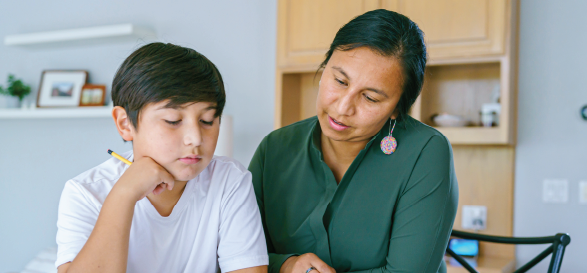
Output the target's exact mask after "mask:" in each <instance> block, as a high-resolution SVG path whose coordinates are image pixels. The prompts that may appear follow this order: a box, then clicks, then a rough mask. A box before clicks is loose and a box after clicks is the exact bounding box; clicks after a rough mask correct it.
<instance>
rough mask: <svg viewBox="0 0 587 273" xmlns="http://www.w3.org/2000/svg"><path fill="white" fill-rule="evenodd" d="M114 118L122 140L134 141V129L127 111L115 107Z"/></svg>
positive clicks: (113, 110)
mask: <svg viewBox="0 0 587 273" xmlns="http://www.w3.org/2000/svg"><path fill="white" fill-rule="evenodd" d="M112 118H113V119H114V124H116V129H117V130H118V134H120V136H121V137H122V139H124V140H125V141H132V140H133V135H134V127H133V126H132V123H131V122H130V119H129V118H128V115H127V114H126V110H124V108H122V107H120V106H114V108H112Z"/></svg>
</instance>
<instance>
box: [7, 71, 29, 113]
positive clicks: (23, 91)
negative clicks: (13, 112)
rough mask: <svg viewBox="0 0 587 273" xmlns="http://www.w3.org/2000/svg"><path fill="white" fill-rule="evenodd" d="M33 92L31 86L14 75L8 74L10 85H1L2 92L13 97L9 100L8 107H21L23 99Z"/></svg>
mask: <svg viewBox="0 0 587 273" xmlns="http://www.w3.org/2000/svg"><path fill="white" fill-rule="evenodd" d="M30 93H31V87H30V86H28V85H26V84H24V83H23V82H22V81H21V80H18V79H16V78H15V77H14V75H8V85H7V87H6V88H3V87H2V86H0V94H2V95H5V96H10V97H11V98H12V99H9V100H7V107H8V108H11V106H12V107H15V108H18V107H20V105H21V103H22V99H24V97H26V96H27V95H28V94H30Z"/></svg>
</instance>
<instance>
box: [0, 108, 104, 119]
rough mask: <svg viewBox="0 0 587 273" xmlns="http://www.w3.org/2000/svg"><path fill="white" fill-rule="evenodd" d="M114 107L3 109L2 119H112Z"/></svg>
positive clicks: (0, 110) (0, 115) (0, 114)
mask: <svg viewBox="0 0 587 273" xmlns="http://www.w3.org/2000/svg"><path fill="white" fill-rule="evenodd" d="M111 116H112V107H109V106H88V107H72V108H33V109H1V108H0V119H22V118H25V119H27V118H28V119H38V118H100V117H111Z"/></svg>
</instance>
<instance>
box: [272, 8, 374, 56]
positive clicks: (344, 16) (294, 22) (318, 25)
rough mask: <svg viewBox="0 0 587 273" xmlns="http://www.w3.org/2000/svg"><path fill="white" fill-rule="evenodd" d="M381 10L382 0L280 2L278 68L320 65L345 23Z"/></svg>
mask: <svg viewBox="0 0 587 273" xmlns="http://www.w3.org/2000/svg"><path fill="white" fill-rule="evenodd" d="M377 8H379V1H378V0H360V1H359V0H280V1H279V8H278V9H279V11H278V27H277V37H278V38H277V50H278V52H277V63H278V65H279V66H281V67H286V66H300V65H306V66H317V65H318V64H320V63H321V62H322V61H323V58H324V54H325V53H326V52H327V51H328V48H329V46H330V44H331V43H332V40H333V39H334V36H335V35H336V32H337V31H338V30H339V29H340V28H341V27H342V26H343V25H344V24H346V23H347V22H349V21H350V20H351V19H353V18H354V17H356V16H358V15H361V14H363V13H365V12H367V11H369V10H373V9H377Z"/></svg>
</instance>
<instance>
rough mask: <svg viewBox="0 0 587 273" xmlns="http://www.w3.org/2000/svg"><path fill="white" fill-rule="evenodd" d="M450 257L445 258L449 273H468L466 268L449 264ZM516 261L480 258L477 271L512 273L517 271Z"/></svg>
mask: <svg viewBox="0 0 587 273" xmlns="http://www.w3.org/2000/svg"><path fill="white" fill-rule="evenodd" d="M449 259H451V258H448V257H445V260H446V267H447V272H448V273H468V272H469V271H467V270H466V269H465V268H464V267H462V266H460V265H459V264H456V263H457V262H456V261H454V262H452V263H451V262H449ZM515 267H516V261H515V260H514V259H509V258H494V257H479V258H478V259H477V266H476V267H475V269H476V270H477V271H479V273H510V272H514V270H515V269H516V268H515Z"/></svg>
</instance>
